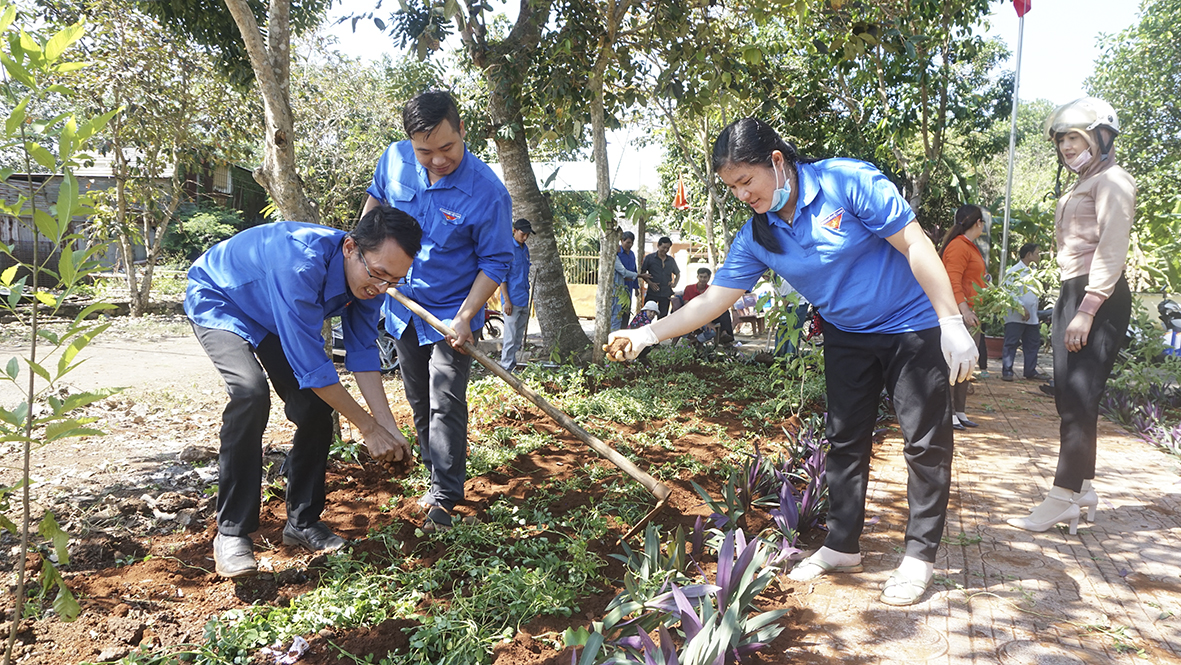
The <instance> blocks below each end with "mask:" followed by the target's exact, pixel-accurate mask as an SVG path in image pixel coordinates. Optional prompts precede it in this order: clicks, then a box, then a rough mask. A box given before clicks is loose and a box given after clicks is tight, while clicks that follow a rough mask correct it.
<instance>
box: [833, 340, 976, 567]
mask: <svg viewBox="0 0 1181 665" xmlns="http://www.w3.org/2000/svg"><path fill="white" fill-rule="evenodd" d="M824 366H825V380H826V382H827V390H828V426H827V434H828V440H829V442H830V443H831V444H832V448H831V450H830V451H829V453H828V462H827V467H826V469H827V470H826V475H827V477H828V488H829V489H828V496H829V511H828V537H827V538H826V539H825V542H824V544H825V545H826V546H828V547H829V548H830V549H833V550H836V551H838V552H845V553H850V554H851V553H855V552H859V551H861V549H860V546H859V544H858V540H859V539H860V537H861V532H862V530H863V528H864V526H865V492H866V485H867V484H868V481H869V459H870V455H871V453H872V446H873V430H874V424H875V422H876V419H877V412H878V400H879V398H880V397H881V392H882V388H883V387H884V388H885V389H886V390H887V391H888V392H889V394H890V396H891V398H892V399H893V402H894V410H895V413H896V414H897V416H898V424H899V426H900V427H901V429H902V438H903V441H904V447H903V455H904V456H905V458H906V467H907V470H908V481H907V486H906V498H907V503H908V504H909V506H910V517H909V520H908V521H907V524H906V554H907V555H909V556H913V557H916V558H918V559H921V560H923V561H927V562H932V563H933V562H934V561H935V554H936V552H937V551H938V549H939V539H940V538H941V537H942V536H943V527H944V523H945V522H946V521H947V501H948V495H949V493H950V488H951V455H952V446H953V434H952V433H953V430H952V428H951V391H950V386H949V385H948V382H947V379H948V370H947V362H946V361H945V360H944V359H943V352H942V350H941V349H940V346H939V329H938V328H932V329H929V330H921V331H918V332H912V333H899V334H893V335H883V334H866V333H847V332H843V331H841V330H838V329H837V328H836V327H835V326H833V325H826V326H825V327H824Z"/></svg>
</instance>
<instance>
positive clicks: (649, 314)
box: [627, 300, 660, 328]
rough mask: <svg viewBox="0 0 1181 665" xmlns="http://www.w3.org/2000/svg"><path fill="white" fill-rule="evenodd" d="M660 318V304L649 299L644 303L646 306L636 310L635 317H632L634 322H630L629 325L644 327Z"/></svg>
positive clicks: (630, 326) (631, 326)
mask: <svg viewBox="0 0 1181 665" xmlns="http://www.w3.org/2000/svg"><path fill="white" fill-rule="evenodd" d="M659 318H660V306H659V305H657V304H656V301H654V300H649V301H648V302H646V303H644V306H643V307H641V308H640V311H639V312H636V316H635V318H633V319H632V322H631V323H630V324H628V326H627V327H628V328H642V327H643V326H646V325H648V324H649V323H652V322H653V321H655V320H656V319H659Z"/></svg>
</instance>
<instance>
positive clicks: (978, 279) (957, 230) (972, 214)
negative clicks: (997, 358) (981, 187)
mask: <svg viewBox="0 0 1181 665" xmlns="http://www.w3.org/2000/svg"><path fill="white" fill-rule="evenodd" d="M983 233H984V213H983V212H982V211H981V210H980V207H979V206H974V205H964V206H960V208H959V210H956V211H955V224H953V225H952V226H951V228H950V229H948V230H947V235H945V236H943V243H942V244H941V245H940V249H939V255H940V256H942V257H943V266H944V268H946V269H947V276H948V277H950V278H951V290H952V291H953V292H954V293H955V301H956V303H957V304H958V305H959V308H960V314H962V315H963V317H964V325H966V326H968V328H969V329H972V328H975V327H978V326H979V325H980V319H979V318H977V316H976V313H975V312H973V311H972V303H973V302H974V301H975V300H976V294H977V293H978V292H979V291H980V290H981V289H983V288H984V286H985V284H984V275H985V270H984V256H983V255H981V254H980V249H979V248H978V247H976V239H977V238H979V237H980V236H981V235H982V234H983ZM979 335H980V334H979V333H977V344H979ZM951 396H952V403H953V406H954V407H955V408H954V415H952V417H951V426H952V427H954V428H956V429H964V428H965V427H977V425H976V423H974V422H972V421H971V420H968V416H967V414H965V413H964V409H965V408H966V406H967V403H968V382H967V381H963V382H961V383H957V384H955V386H954V387H953V388H952V391H951Z"/></svg>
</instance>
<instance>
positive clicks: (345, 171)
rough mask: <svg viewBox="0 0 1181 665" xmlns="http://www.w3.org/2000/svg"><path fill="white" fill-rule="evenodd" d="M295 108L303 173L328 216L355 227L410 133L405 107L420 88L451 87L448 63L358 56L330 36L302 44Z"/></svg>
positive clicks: (295, 72) (327, 220) (329, 221)
mask: <svg viewBox="0 0 1181 665" xmlns="http://www.w3.org/2000/svg"><path fill="white" fill-rule="evenodd" d="M298 46H299V47H300V48H299V49H298V51H297V56H296V57H295V58H293V62H292V68H291V90H292V95H291V106H292V112H293V113H294V115H295V119H296V120H295V132H296V134H297V135H298V136H300V137H305V138H306V140H302V141H297V142H296V144H295V158H296V163H297V164H298V165H299V173H300V176H301V178H302V179H303V181H304V182H305V183H306V187H307V194H308V196H309V197H310V198H312V199H313V200H315V201H316V203H317V204H318V205H319V209H320V222H321V223H322V224H326V225H329V226H333V227H335V228H339V229H351V228H353V226H354V225H356V223H357V219H358V213H359V211H360V210H361V208H362V206H363V205H364V203H365V199H366V197H367V196H368V195H367V194H366V193H365V189H366V188H367V187H368V186H369V183H370V181H371V179H372V178H373V167H374V164H376V163H377V161H378V159H379V158H380V157H381V154H382V152H384V151H385V149H386V147H387V146H388V145H389V144H390V143H392V142H394V141H398V140H401V139H403V138H405V137H404V136H403V135H402V106H403V105H404V104H405V103H406V102H407V101H408V100H409V99H410V98H411V97H413V96H414V95H415V94H417V93H419V92H421V91H422V90H426V89H430V88H443V87H446V86H445V83H446V80H445V77H444V75H443V72H442V69H441V68H440V67H439V66H437V65H434V64H432V63H422V62H418V61H417V60H414V59H413V58H409V57H406V58H403V59H400V60H397V61H392V60H390V59H388V58H386V59H384V60H382V61H381V62H376V63H365V62H363V61H359V60H352V59H350V58H348V57H345V56H343V55H341V54H340V53H338V52H336V51H334V50H333V49H332V45H331V44H329V43H326V42H324V41H323V40H322V39H317V38H314V37H313V38H311V39H308V40H304V41H303V43H301V44H299V45H298Z"/></svg>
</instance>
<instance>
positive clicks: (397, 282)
mask: <svg viewBox="0 0 1181 665" xmlns="http://www.w3.org/2000/svg"><path fill="white" fill-rule="evenodd" d="M357 256H359V257H361V266H362V267H364V268H365V274H366V275H369V279H371V280H373V281H375V282H377V283H378V284H385V285H386V288H389V287H391V286H403V285H405V284H406V278H405V277H404V276H403V277H399V278H397V279H383V278H381V277H378V276H377V275H374V274H373V273H372V272H371V271H370V270H369V262H368V261H366V260H365V253H364V252H362V251H361V250H360V249H358V250H357Z"/></svg>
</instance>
